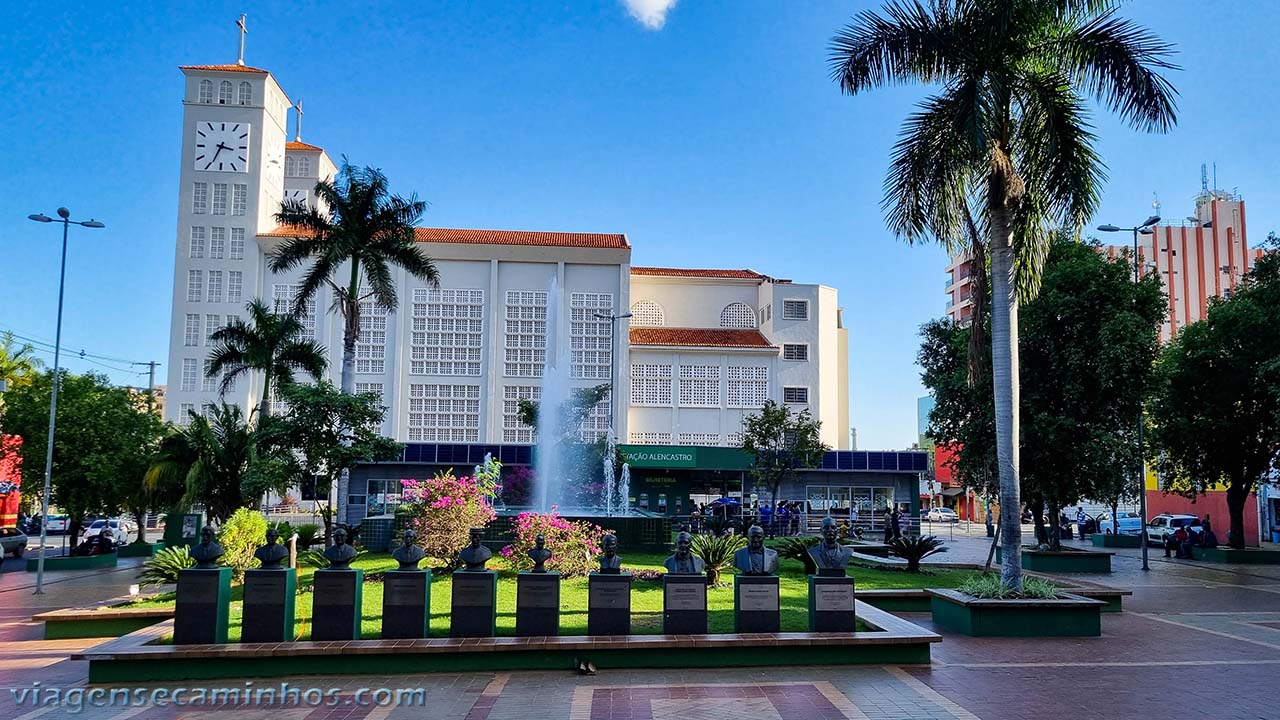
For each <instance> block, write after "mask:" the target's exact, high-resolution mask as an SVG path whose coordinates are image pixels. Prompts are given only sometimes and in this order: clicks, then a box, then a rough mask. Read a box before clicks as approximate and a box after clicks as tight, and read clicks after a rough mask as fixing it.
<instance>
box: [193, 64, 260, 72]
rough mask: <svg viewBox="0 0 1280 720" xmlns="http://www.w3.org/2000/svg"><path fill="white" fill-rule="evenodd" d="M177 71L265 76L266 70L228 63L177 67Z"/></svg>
mask: <svg viewBox="0 0 1280 720" xmlns="http://www.w3.org/2000/svg"><path fill="white" fill-rule="evenodd" d="M178 69H179V70H219V71H222V72H243V73H257V74H259V75H266V74H267V71H266V70H260V69H258V68H255V67H249V66H248V65H236V64H234V63H229V64H227V65H179V66H178Z"/></svg>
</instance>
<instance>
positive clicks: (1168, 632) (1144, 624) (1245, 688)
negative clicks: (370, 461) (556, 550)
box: [0, 538, 1280, 720]
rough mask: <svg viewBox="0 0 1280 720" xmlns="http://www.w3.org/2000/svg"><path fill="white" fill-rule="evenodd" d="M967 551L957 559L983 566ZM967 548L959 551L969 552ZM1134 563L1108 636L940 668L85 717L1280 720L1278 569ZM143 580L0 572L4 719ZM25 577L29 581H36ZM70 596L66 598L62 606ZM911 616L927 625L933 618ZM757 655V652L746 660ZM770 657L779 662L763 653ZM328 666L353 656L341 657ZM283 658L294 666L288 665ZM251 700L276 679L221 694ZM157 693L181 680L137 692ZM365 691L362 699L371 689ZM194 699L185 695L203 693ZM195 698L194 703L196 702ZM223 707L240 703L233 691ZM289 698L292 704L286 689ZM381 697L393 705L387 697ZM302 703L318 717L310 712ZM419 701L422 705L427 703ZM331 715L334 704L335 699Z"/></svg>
mask: <svg viewBox="0 0 1280 720" xmlns="http://www.w3.org/2000/svg"><path fill="white" fill-rule="evenodd" d="M971 542H972V544H973V547H971V548H963V549H962V548H957V553H956V556H957V559H958V558H959V557H967V556H969V555H977V554H980V549H979V548H978V544H979V543H980V542H981V541H980V540H979V539H978V538H974V539H973V540H972V541H971ZM957 545H959V543H957ZM1161 555H1162V554H1160V553H1153V558H1152V559H1153V564H1152V565H1153V569H1152V570H1151V571H1150V572H1146V573H1144V572H1143V571H1142V570H1141V569H1140V564H1139V560H1138V556H1137V551H1122V552H1120V553H1118V554H1117V555H1116V557H1115V569H1116V572H1115V573H1113V574H1111V575H1107V576H1089V577H1088V578H1087V579H1089V580H1091V581H1093V582H1097V583H1100V584H1106V585H1112V586H1117V587H1125V588H1130V589H1132V590H1133V591H1134V595H1133V597H1131V598H1127V599H1126V601H1125V608H1126V611H1127V612H1124V613H1120V614H1107V615H1104V618H1103V637H1101V638H1060V639H1035V640H1031V639H1010V638H981V639H976V638H965V637H961V636H956V635H951V634H946V635H945V641H944V642H942V643H939V644H937V645H935V646H934V655H933V656H934V662H933V664H932V665H930V666H927V667H925V666H908V667H896V666H876V667H785V668H753V669H728V670H720V669H715V670H712V669H707V670H680V671H662V670H629V671H605V672H602V673H601V674H599V675H596V676H592V677H582V676H578V675H574V674H571V673H569V672H563V673H552V672H515V673H488V672H486V673H459V674H434V675H397V674H395V673H394V668H390V667H389V668H387V672H386V675H384V676H376V677H354V676H341V675H335V676H316V677H303V678H294V679H291V680H288V681H286V682H287V683H288V687H287V689H288V690H290V691H293V692H295V693H296V694H297V695H296V697H297V699H298V701H296V702H293V703H288V704H279V703H277V704H276V705H258V706H253V705H247V704H237V703H235V702H225V703H224V704H222V705H220V706H208V705H206V706H198V707H190V706H189V707H183V708H175V707H154V706H132V707H125V706H120V705H118V706H116V707H103V708H89V707H86V708H84V709H83V711H81V712H80V713H78V714H77V717H83V718H88V719H90V720H105V719H106V718H113V719H115V720H125V719H126V718H138V719H140V720H173V719H176V718H189V719H191V720H224V719H226V720H231V719H233V718H235V719H236V720H239V719H241V718H248V719H251V720H252V719H258V718H261V719H263V720H266V719H270V720H321V719H324V720H331V719H337V718H351V719H352V720H381V719H383V718H431V719H432V720H435V719H436V718H440V719H442V720H443V719H446V718H459V719H461V718H466V719H467V720H515V719H522V718H523V719H528V720H543V719H552V718H555V719H569V720H642V719H646V718H647V719H653V720H659V719H661V720H683V719H685V718H688V719H689V720H736V719H737V718H753V719H754V718H770V719H773V718H778V719H785V720H793V719H796V720H800V719H803V720H808V719H810V718H814V719H819V718H822V719H825V718H867V719H874V720H882V719H883V720H895V719H900V718H901V719H911V720H915V719H926V720H943V719H957V718H958V719H961V720H973V719H974V718H981V719H982V720H1001V719H1011V720H1021V719H1024V718H1025V719H1027V720H1031V719H1032V718H1035V719H1036V720H1040V719H1041V718H1045V717H1056V716H1059V715H1070V716H1076V715H1081V716H1084V717H1097V718H1140V717H1152V718H1154V717H1182V716H1190V717H1196V718H1199V717H1206V718H1213V719H1214V720H1230V719H1243V718H1250V719H1255V720H1256V719H1263V718H1266V719H1268V720H1274V719H1276V718H1280V686H1277V684H1276V680H1275V678H1277V677H1280V568H1276V567H1270V568H1268V567H1245V568H1232V569H1225V568H1223V567H1209V566H1205V565H1202V564H1197V563H1187V562H1165V561H1164V560H1163V557H1162V556H1161ZM132 575H133V573H132V572H118V573H114V574H111V575H107V576H97V577H95V578H92V579H90V578H87V577H69V578H64V579H65V580H67V582H59V583H56V584H54V585H51V587H50V593H49V594H48V595H46V596H44V597H42V598H36V597H34V596H32V595H31V594H30V592H31V591H30V589H29V585H24V583H23V582H22V579H20V578H16V577H11V576H10V574H9V573H4V575H3V576H0V718H20V719H21V720H35V719H36V718H58V717H67V716H70V713H69V712H68V711H67V710H66V709H65V708H63V709H48V708H36V707H34V706H30V705H16V704H15V699H14V696H13V694H12V693H11V692H10V691H9V688H16V689H19V690H21V689H24V688H31V687H33V685H32V684H33V683H35V682H37V681H39V682H40V683H41V685H40V687H41V688H46V689H47V688H57V689H63V690H65V689H67V688H80V689H83V690H88V689H89V687H88V686H86V685H85V682H84V679H85V666H84V663H77V662H71V661H68V660H66V659H65V658H66V656H67V655H68V654H69V653H70V652H72V651H73V650H78V649H81V648H85V647H88V646H91V645H94V644H96V642H94V641H85V640H62V641H52V642H46V641H38V640H36V638H38V637H39V632H38V627H36V626H34V625H31V624H29V623H26V622H25V619H26V618H27V617H29V616H30V615H31V613H32V612H34V611H36V610H37V608H45V609H48V608H50V607H52V606H65V605H68V604H82V603H84V602H86V601H89V600H92V599H95V598H93V597H91V596H93V595H95V593H96V594H97V595H99V596H100V597H99V598H96V599H100V598H105V597H110V596H112V595H118V594H120V592H119V591H120V587H119V586H120V585H121V583H123V584H125V585H127V584H128V581H129V579H130V578H131V577H132ZM29 579H30V578H29V577H28V578H25V580H27V581H29ZM64 597H67V598H72V599H73V600H72V601H69V602H63V598H64ZM905 617H906V618H907V619H909V620H911V621H912V622H916V623H918V624H920V625H923V626H925V627H931V623H930V621H929V617H928V616H927V615H906V616H905ZM744 652H753V650H749V649H748V650H744ZM754 652H767V650H754ZM333 661H334V663H337V664H340V663H341V662H342V659H341V658H340V657H335V658H334V659H333ZM285 662H287V661H285ZM209 687H217V688H222V689H224V690H235V691H240V692H246V691H257V690H265V689H268V688H269V689H272V690H275V691H277V693H281V692H282V691H281V688H280V683H278V682H273V683H270V684H269V685H268V684H262V685H258V684H250V685H246V684H245V683H243V682H226V683H210V684H209ZM381 688H386V689H389V691H390V692H392V693H393V694H394V692H395V691H397V690H409V691H411V692H416V691H418V690H421V693H422V694H421V696H406V700H407V701H409V703H408V704H404V705H401V706H399V707H395V706H384V707H377V706H374V705H361V704H359V702H357V700H358V699H363V700H365V702H369V701H370V700H369V699H370V698H372V697H373V696H372V695H371V692H372V691H375V690H378V689H381ZM128 689H129V690H130V691H136V690H142V691H143V693H144V694H149V693H151V692H152V691H155V690H157V689H159V690H163V691H164V692H166V693H167V692H172V691H173V690H175V689H176V688H175V687H174V686H172V685H164V686H156V687H151V686H148V687H146V688H138V687H136V686H130V687H129V688H128ZM362 690H364V691H365V692H364V694H363V695H360V693H361V691H362ZM199 691H200V688H195V687H192V688H190V689H189V690H188V691H187V692H189V693H198V692H199ZM188 697H191V696H190V695H189V696H188ZM222 697H223V699H224V700H226V699H228V696H226V695H224V696H222ZM280 697H285V696H284V695H283V694H281V695H280ZM377 697H378V698H380V699H385V697H386V696H383V695H379V696H377ZM304 698H311V699H316V700H317V701H318V702H320V703H321V705H323V706H321V707H308V706H305V705H304V703H305V700H304ZM422 699H425V705H424V704H423V703H422V702H421V700H422ZM330 704H332V705H333V706H332V707H330V706H328V705H330Z"/></svg>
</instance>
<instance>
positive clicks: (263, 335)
mask: <svg viewBox="0 0 1280 720" xmlns="http://www.w3.org/2000/svg"><path fill="white" fill-rule="evenodd" d="M245 309H246V310H247V311H248V313H249V322H248V323H247V324H246V323H244V322H243V321H241V320H236V321H235V322H233V323H231V324H230V325H228V326H226V327H224V328H221V329H219V330H218V331H217V332H215V333H214V334H213V335H212V336H210V339H211V340H213V341H214V342H215V343H217V345H216V346H215V347H214V348H213V350H211V351H210V352H209V366H208V368H207V370H206V373H207V374H208V376H209V377H217V376H218V375H219V374H221V375H222V384H221V386H220V387H219V389H218V392H219V394H220V395H225V394H226V393H227V391H228V390H230V389H231V386H232V385H234V384H235V381H236V379H237V378H239V377H240V376H241V375H247V374H249V373H250V372H260V373H262V399H261V400H259V401H258V421H259V422H261V421H262V418H265V417H267V415H269V414H270V408H271V385H272V382H273V381H274V382H275V383H276V384H277V385H288V384H289V383H292V382H293V379H294V377H293V374H294V371H295V370H301V371H303V372H305V373H307V374H308V375H310V376H311V377H312V378H314V379H316V380H319V379H320V377H321V376H322V375H323V374H324V370H325V366H326V365H328V361H327V360H325V357H324V348H323V347H321V346H320V345H317V344H316V343H314V342H311V341H309V340H303V339H302V334H303V332H304V331H305V328H303V326H302V323H301V322H299V321H298V319H297V318H296V317H295V316H294V315H292V314H289V315H277V314H276V313H274V312H272V311H271V308H269V307H267V305H266V303H264V302H262V301H261V300H258V299H254V300H252V301H250V302H249V304H248V305H246V306H245Z"/></svg>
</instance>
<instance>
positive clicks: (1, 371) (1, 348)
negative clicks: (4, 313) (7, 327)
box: [0, 332, 44, 382]
mask: <svg viewBox="0 0 1280 720" xmlns="http://www.w3.org/2000/svg"><path fill="white" fill-rule="evenodd" d="M34 352H35V348H33V347H32V346H31V345H30V344H22V345H19V344H18V343H17V341H16V340H14V337H13V333H10V332H6V333H3V334H0V381H5V382H13V381H15V380H17V379H18V378H20V377H25V376H27V375H30V374H32V373H34V372H35V371H37V370H39V369H40V367H41V366H42V365H44V363H42V362H40V360H39V359H38V358H36V357H35V356H34V355H33V353H34Z"/></svg>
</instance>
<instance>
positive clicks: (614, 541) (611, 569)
mask: <svg viewBox="0 0 1280 720" xmlns="http://www.w3.org/2000/svg"><path fill="white" fill-rule="evenodd" d="M600 547H602V548H603V549H604V554H603V555H601V556H600V557H598V558H596V559H597V560H599V561H600V574H602V575H620V574H622V558H621V557H620V556H619V555H618V536H617V535H614V534H613V533H608V534H606V535H605V536H604V537H601V538H600Z"/></svg>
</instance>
